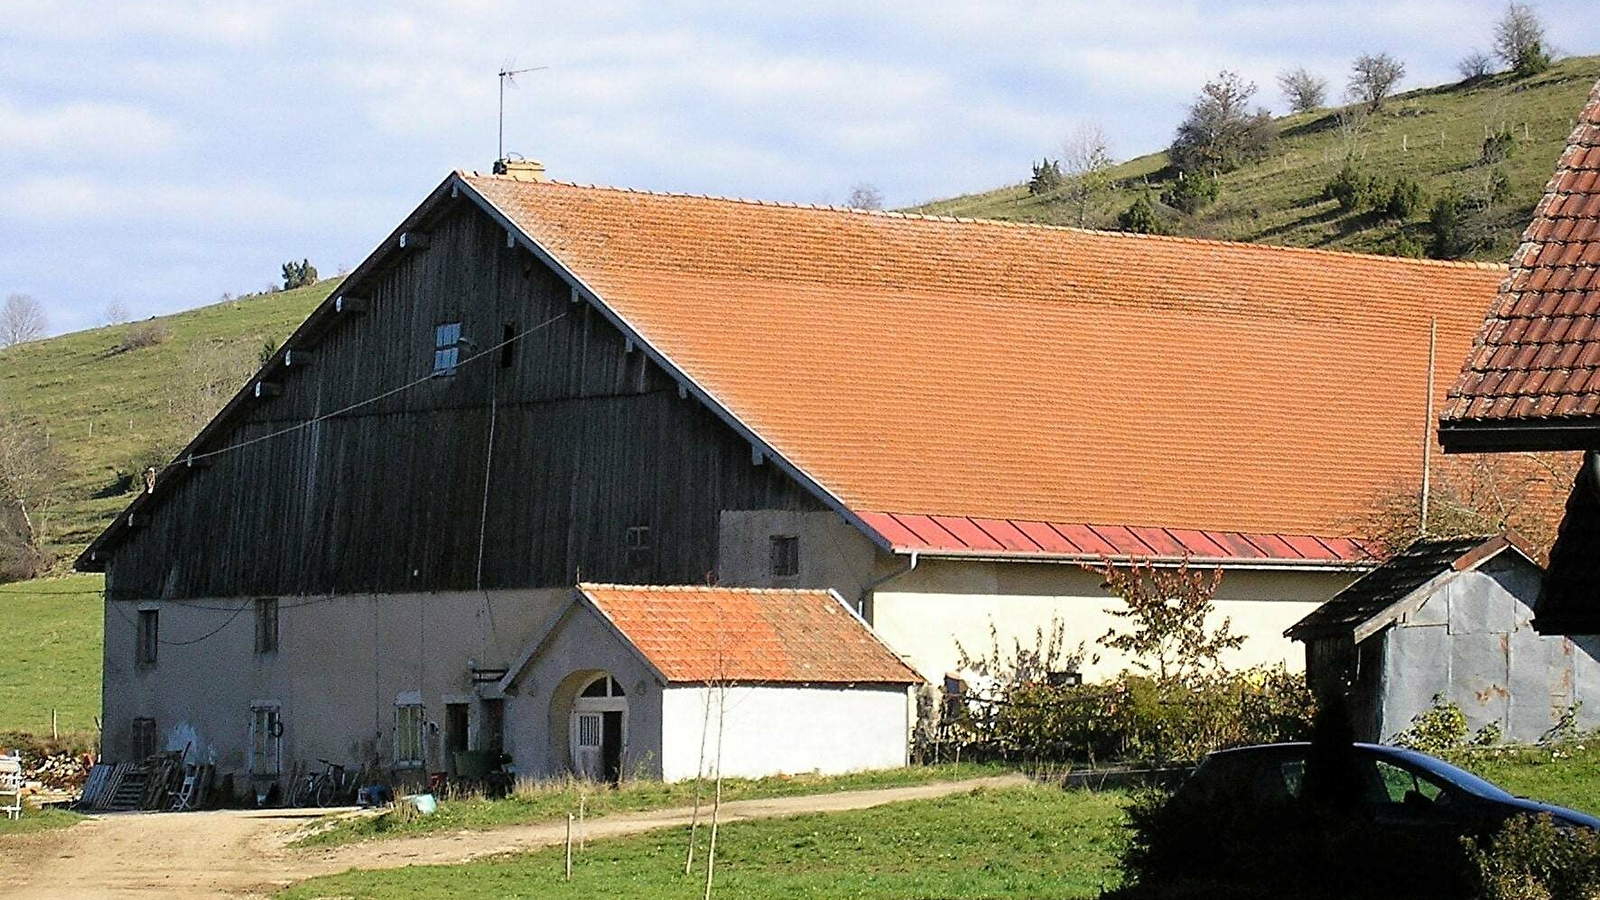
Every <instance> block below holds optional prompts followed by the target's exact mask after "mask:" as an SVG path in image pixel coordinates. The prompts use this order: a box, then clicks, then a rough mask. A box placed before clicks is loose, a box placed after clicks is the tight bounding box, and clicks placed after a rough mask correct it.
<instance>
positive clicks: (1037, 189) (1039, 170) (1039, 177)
mask: <svg viewBox="0 0 1600 900" xmlns="http://www.w3.org/2000/svg"><path fill="white" fill-rule="evenodd" d="M1066 183H1067V177H1066V176H1065V175H1063V174H1062V173H1061V161H1060V160H1056V159H1050V158H1049V157H1046V158H1044V159H1043V160H1040V161H1039V162H1036V163H1034V164H1033V177H1032V178H1030V179H1028V193H1030V194H1033V195H1035V196H1037V195H1039V194H1048V193H1051V192H1053V191H1058V190H1060V189H1061V187H1062V185H1064V184H1066Z"/></svg>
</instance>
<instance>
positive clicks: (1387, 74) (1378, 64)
mask: <svg viewBox="0 0 1600 900" xmlns="http://www.w3.org/2000/svg"><path fill="white" fill-rule="evenodd" d="M1405 76H1406V65H1405V63H1403V62H1401V61H1400V60H1398V59H1395V58H1394V57H1393V56H1390V55H1389V54H1387V53H1363V54H1361V55H1360V56H1358V57H1356V61H1355V62H1353V63H1351V64H1350V84H1349V89H1348V92H1349V96H1350V99H1351V100H1354V101H1357V102H1359V103H1363V104H1366V106H1367V108H1368V109H1370V110H1372V111H1373V112H1377V111H1378V110H1380V109H1383V101H1385V100H1387V99H1389V95H1390V94H1391V93H1393V92H1394V87H1395V85H1397V84H1399V83H1400V79H1402V78H1404V77H1405Z"/></svg>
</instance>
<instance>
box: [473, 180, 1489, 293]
mask: <svg viewBox="0 0 1600 900" xmlns="http://www.w3.org/2000/svg"><path fill="white" fill-rule="evenodd" d="M457 173H458V174H460V175H463V176H470V177H473V178H493V179H497V180H500V181H506V182H515V183H517V184H519V185H529V186H538V185H556V186H559V187H566V188H576V189H578V190H586V191H610V192H613V193H620V194H638V195H640V196H645V197H664V198H669V199H680V200H708V201H711V202H714V203H730V204H739V205H743V206H755V207H764V208H768V209H798V210H808V211H812V212H827V213H835V214H845V215H856V216H873V217H878V218H884V219H899V220H904V221H910V222H942V223H946V224H956V225H990V226H999V227H1003V228H1016V229H1022V230H1033V231H1041V232H1061V233H1069V234H1085V235H1092V236H1095V237H1110V238H1122V239H1127V240H1147V241H1157V242H1163V243H1175V244H1194V245H1197V246H1205V247H1244V248H1253V249H1260V250H1264V251H1279V252H1284V253H1291V254H1302V253H1304V254H1311V255H1321V256H1332V257H1336V258H1339V259H1370V260H1379V261H1382V262H1386V263H1395V264H1399V265H1417V266H1423V267H1443V268H1452V269H1481V270H1485V271H1508V270H1509V269H1510V266H1509V265H1507V264H1506V263H1499V262H1484V261H1479V260H1464V259H1423V258H1418V257H1410V256H1387V255H1385V254H1382V253H1365V252H1360V251H1354V250H1329V249H1327V248H1324V247H1294V246H1289V245H1286V244H1263V243H1256V242H1253V241H1229V240H1223V239H1221V238H1203V237H1190V236H1185V235H1175V234H1141V233H1139V232H1133V231H1112V230H1109V229H1102V228H1082V227H1079V226H1076V225H1053V224H1049V223H1046V222H1019V221H1013V220H1009V219H985V218H976V217H971V216H947V215H938V214H934V213H915V212H904V211H901V210H893V209H860V208H858V207H854V206H837V205H832V204H826V203H800V202H796V201H790V200H762V199H759V198H752V197H734V196H727V195H721V194H700V193H695V192H692V191H662V190H655V189H652V188H633V187H622V186H618V185H607V184H593V183H589V182H581V181H563V180H561V179H554V178H553V179H549V180H547V181H539V182H534V181H523V180H521V179H516V178H512V177H510V176H506V175H495V174H492V173H490V174H485V173H482V172H476V171H468V170H457Z"/></svg>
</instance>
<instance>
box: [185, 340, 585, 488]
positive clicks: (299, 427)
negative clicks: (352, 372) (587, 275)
mask: <svg viewBox="0 0 1600 900" xmlns="http://www.w3.org/2000/svg"><path fill="white" fill-rule="evenodd" d="M566 317H567V314H566V313H561V314H560V315H558V316H553V317H551V318H549V319H546V320H544V321H543V322H540V323H539V324H538V325H535V326H533V327H532V328H529V329H528V330H526V331H524V332H522V333H520V334H517V335H513V336H511V337H509V338H506V339H505V340H503V341H501V342H500V343H498V344H495V345H494V346H492V347H485V348H484V349H482V350H479V351H478V352H476V353H474V354H472V355H471V356H468V357H467V358H465V359H463V360H460V361H459V362H457V363H456V367H457V368H460V367H462V366H465V365H468V364H470V363H473V362H476V361H478V360H480V359H482V358H484V357H485V356H488V355H490V354H491V353H496V352H498V351H499V350H501V349H502V348H503V347H505V346H506V345H507V344H512V343H515V342H517V341H520V340H522V339H523V338H525V337H527V336H528V335H530V334H533V333H534V332H537V331H543V330H544V329H546V328H548V327H550V326H551V325H554V324H555V323H557V322H559V321H561V320H562V319H565V318H566ZM433 378H434V376H433V375H431V374H430V375H424V376H422V377H421V378H417V379H414V380H412V381H408V382H406V383H405V384H402V385H400V386H399V387H393V388H390V389H389V390H387V391H384V392H383V393H381V394H377V395H376V396H372V397H368V398H367V399H365V400H358V401H356V402H355V403H352V404H350V405H348V406H345V407H341V408H339V409H336V410H334V411H333V412H327V413H323V414H321V415H318V416H313V417H311V418H309V419H306V420H304V421H302V422H296V423H295V424H293V425H290V426H288V427H287V428H280V429H278V430H277V431H269V432H267V433H266V434H262V435H257V436H256V437H253V438H250V439H248V440H244V441H240V442H239V443H237V444H229V445H228V446H226V447H221V448H218V449H216V450H208V451H206V452H204V453H190V454H187V455H186V456H184V457H182V458H181V459H178V460H174V461H173V464H174V465H176V464H178V463H181V462H185V461H193V460H198V459H210V458H211V457H215V456H221V455H223V454H224V453H232V452H233V451H235V450H242V449H244V448H245V447H249V446H251V445H252V444H259V443H262V442H263V441H270V440H272V439H274V438H280V437H283V436H284V435H287V434H294V433H295V432H297V431H303V430H304V429H307V428H310V427H311V426H313V425H315V424H317V423H318V422H325V421H327V420H328V419H335V418H338V417H339V416H342V415H346V414H347V413H352V412H355V411H356V410H358V409H361V408H362V407H366V406H371V405H372V404H374V403H377V402H379V401H382V400H387V399H389V398H390V397H393V396H394V395H396V394H400V393H404V392H405V391H409V390H411V389H412V388H414V387H416V386H417V385H419V384H426V383H427V382H429V381H432V380H433Z"/></svg>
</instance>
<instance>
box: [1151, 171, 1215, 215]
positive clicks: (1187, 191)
mask: <svg viewBox="0 0 1600 900" xmlns="http://www.w3.org/2000/svg"><path fill="white" fill-rule="evenodd" d="M1221 192H1222V188H1221V186H1220V185H1218V184H1217V180H1216V179H1215V178H1211V177H1208V176H1206V175H1200V174H1197V173H1194V172H1189V173H1183V172H1180V173H1178V180H1177V181H1174V182H1173V183H1172V186H1171V187H1169V188H1167V189H1166V190H1165V191H1163V192H1162V193H1161V202H1162V203H1165V204H1166V205H1168V206H1171V207H1174V208H1176V209H1181V210H1183V211H1184V212H1186V213H1189V214H1191V215H1192V214H1194V213H1196V212H1199V211H1200V210H1201V209H1202V208H1204V207H1206V206H1208V205H1209V204H1211V203H1212V202H1213V201H1215V200H1216V199H1217V195H1218V194H1220V193H1221Z"/></svg>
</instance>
